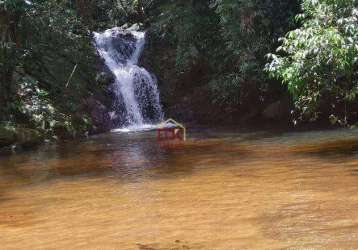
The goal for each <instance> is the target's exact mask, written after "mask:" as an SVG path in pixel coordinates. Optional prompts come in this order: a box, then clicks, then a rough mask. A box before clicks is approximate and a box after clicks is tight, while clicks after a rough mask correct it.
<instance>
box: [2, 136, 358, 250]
mask: <svg viewBox="0 0 358 250" xmlns="http://www.w3.org/2000/svg"><path fill="white" fill-rule="evenodd" d="M191 138H192V139H191V140H189V141H188V142H186V143H185V144H181V145H176V146H175V147H162V146H160V145H158V144H157V143H156V140H155V134H154V133H151V132H146V133H142V134H139V133H137V134H107V135H101V136H97V137H93V138H91V139H88V140H85V141H82V142H75V143H74V142H70V143H65V144H60V145H47V146H44V147H43V148H41V149H39V150H37V151H35V152H24V153H21V154H16V155H11V156H10V155H3V156H0V232H1V233H0V242H1V247H0V248H2V249H141V250H144V249H146V250H148V249H267V248H269V249H281V248H285V249H286V248H292V249H308V248H309V249H322V248H325V249H327V248H328V249H337V248H340V249H357V248H358V209H357V208H358V131H357V130H339V131H316V132H305V133H268V132H255V133H242V132H233V131H232V130H231V131H230V130H229V131H228V130H227V131H219V132H218V131H211V130H205V131H200V132H196V133H194V134H192V135H191Z"/></svg>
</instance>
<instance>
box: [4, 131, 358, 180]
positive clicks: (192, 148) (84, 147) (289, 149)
mask: <svg viewBox="0 0 358 250" xmlns="http://www.w3.org/2000/svg"><path fill="white" fill-rule="evenodd" d="M203 133H204V134H205V137H206V138H203V134H202V133H200V131H194V132H193V133H192V135H191V138H192V139H190V140H188V141H187V142H185V143H183V144H179V145H177V146H175V147H165V146H164V147H163V146H161V145H159V144H158V143H157V141H156V138H155V133H154V132H147V133H132V134H113V133H112V134H105V135H99V136H94V137H92V138H90V139H88V140H83V141H75V142H67V143H62V144H58V145H46V146H43V147H41V148H40V149H38V150H36V151H27V152H24V153H18V154H14V155H11V156H9V157H2V158H0V164H1V165H0V166H1V175H2V176H3V178H5V179H7V180H11V181H8V183H16V185H21V184H36V183H40V182H44V181H49V180H53V179H57V178H70V177H72V178H74V177H90V176H101V175H103V176H113V177H115V178H116V179H118V180H120V181H123V182H131V181H142V180H143V179H160V178H178V177H180V176H184V175H190V174H192V173H193V172H195V171H200V169H203V168H204V169H205V168H215V167H216V168H217V167H220V168H223V167H225V166H226V165H229V166H230V165H232V164H234V163H240V162H244V161H245V160H247V159H252V158H272V157H275V156H278V155H279V154H281V153H286V154H294V155H311V156H315V157H329V156H332V157H333V158H334V156H335V155H337V154H344V155H354V154H356V153H357V150H358V139H357V138H356V137H353V138H350V137H347V138H346V139H340V136H339V133H338V135H335V137H333V138H329V140H328V141H325V139H324V137H323V138H322V137H321V136H320V134H316V135H315V134H313V135H308V136H307V134H305V133H296V134H294V135H292V134H290V133H286V134H285V133H283V132H282V131H280V132H277V133H275V132H265V131H263V132H256V133H253V132H246V133H236V132H232V131H223V132H217V131H214V132H213V131H210V130H204V132H203ZM354 135H355V134H354ZM315 136H316V138H317V140H313V139H314V138H315ZM312 138H313V139H312ZM4 176H6V177H4ZM8 185H9V184H8Z"/></svg>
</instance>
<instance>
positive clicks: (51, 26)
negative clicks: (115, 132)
mask: <svg viewBox="0 0 358 250" xmlns="http://www.w3.org/2000/svg"><path fill="white" fill-rule="evenodd" d="M28 3H29V4H27V3H26V2H25V1H20V0H16V1H10V0H7V1H5V2H3V4H2V5H0V6H1V7H2V9H0V10H1V11H2V13H3V14H4V16H3V17H5V18H3V19H1V21H2V26H1V27H5V28H3V29H0V31H2V34H3V36H1V37H3V39H2V41H1V46H0V66H1V70H0V71H1V78H0V104H2V105H1V110H0V120H1V119H2V120H11V121H14V122H16V123H28V124H30V125H31V126H32V127H36V128H39V129H42V130H43V131H46V132H48V133H52V132H53V130H54V128H55V127H56V126H58V124H67V125H66V126H67V127H71V128H72V130H73V131H74V132H76V130H77V129H79V130H81V133H82V132H85V131H83V128H86V129H89V128H90V127H89V126H88V124H90V122H89V121H88V116H87V115H86V114H85V113H83V111H82V106H83V101H84V100H85V99H86V98H88V97H89V96H90V95H92V94H93V93H95V92H97V91H102V90H101V89H100V87H99V86H96V84H95V83H94V79H95V73H96V69H95V64H96V55H95V49H94V48H93V45H92V42H91V37H90V32H89V31H88V29H87V28H88V26H87V25H86V24H85V23H83V22H82V18H81V16H80V15H78V9H74V8H73V7H72V5H71V1H67V0H58V1H57V0H56V1H55V0H48V1H44V0H33V1H31V2H28ZM75 65H76V71H75V72H74V75H73V77H72V78H71V79H69V76H70V75H71V72H72V71H73V69H74V67H75ZM67 83H68V84H67ZM61 126H62V125H61Z"/></svg>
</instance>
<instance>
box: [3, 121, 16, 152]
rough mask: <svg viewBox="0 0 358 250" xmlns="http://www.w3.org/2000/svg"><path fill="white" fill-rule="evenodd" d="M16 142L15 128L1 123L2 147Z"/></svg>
mask: <svg viewBox="0 0 358 250" xmlns="http://www.w3.org/2000/svg"><path fill="white" fill-rule="evenodd" d="M15 142H16V132H15V128H14V127H12V126H10V125H8V124H1V123H0V147H6V146H9V145H11V144H13V143H15Z"/></svg>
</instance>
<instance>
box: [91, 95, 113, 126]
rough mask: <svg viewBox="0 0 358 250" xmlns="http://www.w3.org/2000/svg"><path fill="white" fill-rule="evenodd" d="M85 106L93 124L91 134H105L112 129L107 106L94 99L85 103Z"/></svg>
mask: <svg viewBox="0 0 358 250" xmlns="http://www.w3.org/2000/svg"><path fill="white" fill-rule="evenodd" d="M85 105H86V109H87V110H88V113H89V114H90V117H91V120H92V123H93V129H92V131H91V133H103V132H107V131H109V130H110V129H111V128H112V121H111V117H110V115H109V112H108V109H107V107H106V106H105V105H103V104H102V103H101V102H100V101H98V100H96V99H95V98H94V97H90V98H88V99H87V100H86V101H85Z"/></svg>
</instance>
